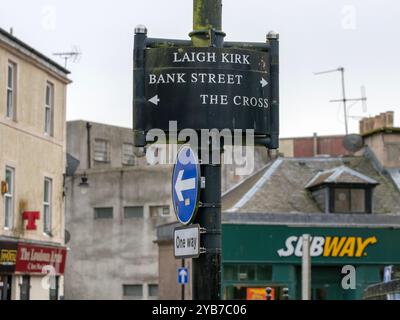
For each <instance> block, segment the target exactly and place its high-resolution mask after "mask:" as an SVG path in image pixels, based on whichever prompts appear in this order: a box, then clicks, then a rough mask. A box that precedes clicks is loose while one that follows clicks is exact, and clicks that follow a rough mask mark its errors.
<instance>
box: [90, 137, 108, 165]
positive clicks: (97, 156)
mask: <svg viewBox="0 0 400 320" xmlns="http://www.w3.org/2000/svg"><path fill="white" fill-rule="evenodd" d="M108 155H109V152H108V141H107V140H101V139H96V140H95V142H94V160H95V161H98V162H109V156H108Z"/></svg>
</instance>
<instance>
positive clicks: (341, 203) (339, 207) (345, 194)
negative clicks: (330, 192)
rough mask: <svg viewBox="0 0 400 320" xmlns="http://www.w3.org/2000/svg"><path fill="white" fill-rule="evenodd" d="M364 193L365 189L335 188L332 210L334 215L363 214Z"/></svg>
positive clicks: (364, 208)
mask: <svg viewBox="0 0 400 320" xmlns="http://www.w3.org/2000/svg"><path fill="white" fill-rule="evenodd" d="M367 211H369V210H366V192H365V189H354V188H335V189H334V210H333V212H335V213H365V212H367Z"/></svg>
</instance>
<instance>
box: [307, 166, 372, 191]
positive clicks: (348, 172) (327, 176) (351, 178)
mask: <svg viewBox="0 0 400 320" xmlns="http://www.w3.org/2000/svg"><path fill="white" fill-rule="evenodd" d="M335 183H357V184H379V182H377V181H376V180H374V179H371V178H370V177H368V176H366V175H364V174H361V173H359V172H357V171H355V170H353V169H350V168H348V167H346V166H340V167H336V168H334V169H331V170H325V171H321V172H319V173H317V174H316V175H315V176H314V177H313V178H312V179H311V181H310V182H308V183H307V185H306V186H305V187H306V188H307V189H309V188H312V187H316V186H319V185H323V184H335Z"/></svg>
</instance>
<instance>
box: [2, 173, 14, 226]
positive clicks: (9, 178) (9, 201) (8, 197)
mask: <svg viewBox="0 0 400 320" xmlns="http://www.w3.org/2000/svg"><path fill="white" fill-rule="evenodd" d="M14 179H15V170H14V168H11V167H6V189H7V190H6V193H5V194H4V205H5V208H4V211H5V221H4V227H5V228H7V229H11V228H12V227H13V220H14Z"/></svg>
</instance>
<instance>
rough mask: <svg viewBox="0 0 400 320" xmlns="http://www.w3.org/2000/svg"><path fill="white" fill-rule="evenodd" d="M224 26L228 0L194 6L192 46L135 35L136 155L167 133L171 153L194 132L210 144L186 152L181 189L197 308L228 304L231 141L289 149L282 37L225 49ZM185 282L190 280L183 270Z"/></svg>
mask: <svg viewBox="0 0 400 320" xmlns="http://www.w3.org/2000/svg"><path fill="white" fill-rule="evenodd" d="M221 22H222V0H193V31H192V32H191V33H190V37H191V41H189V40H174V39H159V38H148V37H147V29H146V27H144V26H141V25H139V26H137V27H136V29H135V45H134V62H133V132H134V145H135V147H136V148H140V150H144V148H145V147H146V145H147V144H148V143H151V142H154V141H157V142H158V143H162V141H163V140H162V137H158V136H157V135H158V134H156V133H155V132H160V131H161V132H162V133H163V134H164V133H167V134H168V141H166V143H177V139H176V138H177V136H176V135H177V133H182V132H184V130H185V129H191V130H195V131H196V132H197V133H198V137H200V138H199V139H197V142H198V143H199V145H200V146H201V147H198V146H196V148H197V152H196V150H193V149H192V147H193V146H188V145H184V146H182V147H181V148H180V150H179V152H178V154H177V161H176V164H175V166H174V170H173V175H172V186H171V187H172V202H173V205H174V211H175V214H176V217H177V219H178V221H179V222H180V223H181V224H182V226H181V227H177V228H175V230H174V256H175V258H177V259H183V258H186V259H190V258H193V263H192V277H191V279H192V288H193V290H192V292H193V299H195V300H200V299H202V300H219V299H220V298H221V251H222V250H221V247H222V245H221V154H222V150H223V145H222V141H219V140H222V138H223V139H224V143H225V137H223V135H221V132H222V131H225V132H226V131H229V132H231V133H233V135H235V134H241V138H243V137H244V132H246V138H245V139H246V142H244V144H245V145H246V147H247V146H254V143H255V144H256V145H260V146H264V147H267V148H270V149H277V148H278V145H279V35H278V34H277V33H275V32H270V33H269V34H268V36H267V42H266V43H252V42H224V37H225V33H224V32H222V31H221V28H222V27H221V24H222V23H221ZM152 129H157V130H155V131H153V132H152V134H151V135H148V134H149V132H150V131H151V130H152ZM215 130H216V131H217V132H218V134H217V137H215V135H214V134H215ZM204 131H205V132H207V134H205V137H201V134H200V133H202V132H203V133H204ZM210 132H211V134H210ZM238 132H239V133H238ZM153 135H155V136H156V137H153ZM164 138H165V134H164ZM253 138H254V139H253ZM159 139H161V140H160V141H159ZM216 139H217V141H216ZM202 140H203V141H202ZM184 141H185V140H182V141H180V142H184ZM242 141H243V140H242ZM186 142H187V143H188V142H192V141H191V139H189V140H186ZM178 143H179V142H178ZM227 143H233V141H232V142H229V140H228V142H227ZM242 143H243V142H242ZM196 153H197V154H196ZM246 153H247V151H246ZM199 158H200V159H199ZM185 159H190V161H189V162H188V161H186V160H185ZM183 281H187V270H184V269H182V268H180V269H179V274H178V283H180V284H181V283H182V282H183Z"/></svg>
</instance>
